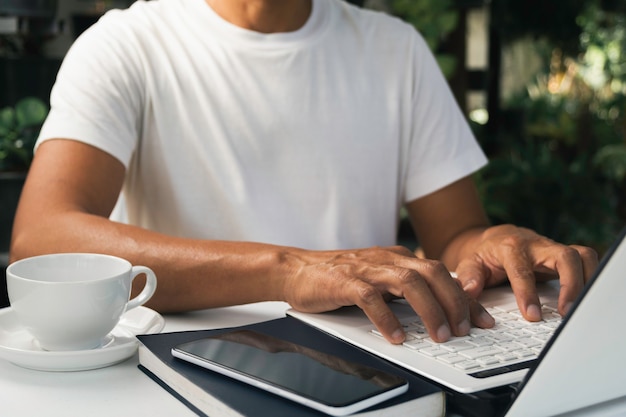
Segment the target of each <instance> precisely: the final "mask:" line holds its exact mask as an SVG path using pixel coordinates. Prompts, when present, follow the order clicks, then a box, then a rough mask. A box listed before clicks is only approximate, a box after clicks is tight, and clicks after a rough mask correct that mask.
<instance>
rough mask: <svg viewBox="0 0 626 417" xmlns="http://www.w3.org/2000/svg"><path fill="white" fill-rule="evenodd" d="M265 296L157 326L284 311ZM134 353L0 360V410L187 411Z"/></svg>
mask: <svg viewBox="0 0 626 417" xmlns="http://www.w3.org/2000/svg"><path fill="white" fill-rule="evenodd" d="M287 307H288V305H287V304H286V303H279V302H268V303H258V304H251V305H244V306H237V307H228V308H218V309H213V310H203V311H198V312H193V313H185V314H177V315H167V316H165V328H164V329H163V331H165V332H171V331H179V330H198V329H210V328H220V327H230V326H241V325H244V324H250V323H254V322H260V321H265V320H270V319H273V318H278V317H282V316H284V312H285V310H286V309H287ZM138 363H139V361H138V359H137V355H136V354H135V355H134V356H133V357H131V358H130V359H128V360H126V361H124V362H122V363H120V364H117V365H114V366H110V367H108V368H102V369H96V370H91V371H81V372H42V371H34V370H29V369H24V368H20V367H18V366H16V365H13V364H11V363H9V362H6V361H4V360H0V416H3V417H4V416H7V417H33V416H46V417H54V416H59V417H61V416H62V417H74V416H76V417H84V416H89V417H99V416H102V417H113V416H132V417H139V416H146V417H161V416H162V417H187V416H189V417H193V416H196V414H194V413H192V412H191V411H190V410H189V409H188V408H187V407H186V406H184V405H183V404H182V403H180V402H179V401H178V400H177V399H175V398H174V397H173V396H172V395H170V394H168V393H167V392H166V391H164V390H163V388H161V387H160V386H159V385H158V384H156V383H154V382H153V381H152V380H151V379H149V378H148V377H147V376H145V375H144V374H143V373H142V372H141V371H140V370H139V369H137V364H138Z"/></svg>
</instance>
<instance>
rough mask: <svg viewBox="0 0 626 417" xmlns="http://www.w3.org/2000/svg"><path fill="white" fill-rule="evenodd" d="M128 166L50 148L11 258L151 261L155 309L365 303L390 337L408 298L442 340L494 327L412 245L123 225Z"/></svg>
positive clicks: (98, 155) (38, 167) (28, 189)
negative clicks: (347, 246) (396, 301)
mask: <svg viewBox="0 0 626 417" xmlns="http://www.w3.org/2000/svg"><path fill="white" fill-rule="evenodd" d="M123 178H124V167H123V166H122V164H121V163H120V162H119V161H117V160H116V159H115V158H113V157H111V156H110V155H108V154H107V153H105V152H102V151H100V150H98V149H96V148H94V147H91V146H89V145H86V144H83V143H80V142H77V141H72V140H51V141H47V142H44V143H43V144H42V145H41V146H40V148H39V149H38V151H37V156H36V158H35V160H34V162H33V165H32V168H31V171H30V173H29V177H28V180H27V183H26V185H25V188H24V190H23V194H22V200H21V202H20V206H19V209H18V213H17V217H16V221H15V228H14V234H13V242H12V251H11V256H12V259H13V260H15V259H18V258H23V257H26V256H32V255H36V254H41V253H46V252H64V251H83V252H87V251H92V252H100V253H109V254H112V255H117V256H120V257H123V258H126V259H128V260H129V261H131V262H132V263H134V264H142V265H147V266H149V267H151V268H152V269H154V271H155V272H156V274H157V277H158V280H159V285H158V289H157V292H156V294H155V296H154V297H153V299H152V300H150V304H149V305H150V306H151V307H153V308H156V309H158V310H160V311H182V310H192V309H200V308H208V307H215V306H224V305H234V304H242V303H248V302H255V301H263V300H282V301H287V302H289V303H290V304H291V305H292V306H293V307H294V308H297V309H300V310H303V311H312V312H320V311H328V310H333V309H336V308H339V307H341V306H347V305H357V306H359V307H361V308H362V309H363V310H364V312H365V313H366V314H367V315H368V317H369V318H370V319H371V320H372V322H373V323H374V324H375V325H376V326H377V327H378V328H379V329H380V330H381V332H382V333H383V334H384V335H385V337H387V339H388V340H390V341H392V342H394V343H399V342H401V341H402V340H404V333H403V332H402V330H401V327H400V325H399V323H398V321H397V319H396V318H395V317H394V316H393V314H392V313H391V311H390V310H389V308H388V306H387V305H386V302H385V297H386V296H387V295H389V294H392V295H395V296H402V297H405V298H406V299H407V300H409V302H410V303H411V305H412V306H413V308H415V310H416V311H417V312H418V313H419V314H420V315H421V316H422V317H423V318H424V321H425V324H426V327H427V329H428V331H429V333H430V334H431V335H432V337H433V338H434V339H435V340H438V341H443V340H446V339H448V338H449V337H450V336H451V335H463V334H466V333H467V332H468V331H469V327H470V321H473V322H474V323H477V324H479V325H483V326H488V325H490V324H491V322H490V321H485V320H482V319H483V318H484V316H482V315H481V313H482V310H481V307H480V306H479V305H478V304H477V303H470V302H469V301H468V299H467V297H466V296H465V294H464V293H463V292H462V291H461V290H460V288H459V287H458V286H457V285H456V284H455V282H454V281H453V280H452V279H451V277H450V275H449V273H448V271H447V270H446V269H445V267H443V265H442V264H441V263H440V262H437V261H428V260H421V259H417V258H416V257H415V256H414V255H413V254H412V253H411V252H410V251H408V250H407V249H405V248H400V247H391V248H365V249H354V250H345V251H307V250H303V249H298V248H291V247H280V246H273V245H266V244H260V243H249V242H224V241H211V240H197V239H184V238H175V237H171V236H166V235H163V234H159V233H155V232H152V231H148V230H145V229H142V228H138V227H134V226H129V225H124V224H119V223H115V222H113V221H110V220H109V219H108V216H109V214H110V212H111V210H112V208H113V206H114V204H115V201H116V200H117V196H118V194H119V191H120V188H121V186H122V182H123Z"/></svg>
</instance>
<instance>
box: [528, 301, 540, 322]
mask: <svg viewBox="0 0 626 417" xmlns="http://www.w3.org/2000/svg"><path fill="white" fill-rule="evenodd" d="M526 317H527V318H528V320H530V321H539V320H541V309H540V308H539V306H538V305H537V304H530V305H529V306H528V307H526Z"/></svg>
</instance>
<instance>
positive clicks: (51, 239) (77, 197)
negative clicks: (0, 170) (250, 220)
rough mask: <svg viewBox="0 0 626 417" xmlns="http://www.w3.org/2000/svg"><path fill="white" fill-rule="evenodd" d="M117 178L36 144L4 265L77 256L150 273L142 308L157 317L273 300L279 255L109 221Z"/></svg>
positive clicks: (81, 147)
mask: <svg viewBox="0 0 626 417" xmlns="http://www.w3.org/2000/svg"><path fill="white" fill-rule="evenodd" d="M123 178H124V167H123V165H122V164H121V163H120V162H119V161H118V160H116V159H115V158H113V157H111V156H110V155H108V154H106V153H104V152H102V151H100V150H98V149H96V148H93V147H91V146H89V145H85V144H83V143H80V142H77V141H71V140H51V141H48V142H44V143H43V144H42V145H41V147H40V148H39V149H38V151H37V155H36V158H35V160H34V161H33V165H32V167H31V171H30V172H29V176H28V179H27V182H26V184H25V187H24V190H23V192H22V198H21V201H20V205H19V208H18V213H17V216H16V219H15V226H14V232H13V242H12V247H11V257H12V259H13V260H15V259H18V258H23V257H27V256H31V255H35V254H40V253H49V252H69V251H82V252H100V253H108V254H112V255H117V256H120V257H123V258H126V259H128V260H129V261H130V262H132V263H134V264H142V265H147V266H150V267H151V268H152V269H154V271H155V272H156V274H157V277H158V278H159V285H158V286H159V289H158V291H157V293H156V294H155V296H154V297H153V299H152V300H150V304H149V305H151V306H152V307H153V308H156V309H158V310H160V311H180V310H192V309H199V308H206V307H215V306H222V305H231V304H242V303H247V302H252V301H260V300H277V299H280V298H281V297H280V292H281V290H280V286H281V285H282V283H281V282H280V280H279V279H278V277H280V276H281V274H279V273H276V269H277V268H280V267H281V265H282V263H281V261H280V256H281V253H282V249H281V248H277V247H273V246H268V245H258V244H253V243H237V244H235V243H233V242H219V241H207V240H192V239H180V238H173V237H171V236H165V235H162V234H159V233H155V232H152V231H148V230H145V229H142V228H139V227H135V226H130V225H125V224H120V223H116V222H112V221H110V220H109V219H108V216H109V215H110V213H111V210H112V209H113V207H114V205H115V202H116V200H117V197H118V194H119V191H120V189H121V186H122V182H123ZM251 254H254V256H251ZM209 266H210V268H209ZM259 282H262V283H263V285H259Z"/></svg>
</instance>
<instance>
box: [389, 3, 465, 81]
mask: <svg viewBox="0 0 626 417" xmlns="http://www.w3.org/2000/svg"><path fill="white" fill-rule="evenodd" d="M390 6H391V10H392V12H393V14H394V15H396V16H398V17H400V18H401V19H403V20H404V21H406V22H408V23H410V24H412V25H413V26H415V28H416V29H417V30H418V31H419V32H420V33H421V34H422V36H423V37H424V39H425V40H426V42H427V43H428V46H429V47H430V49H431V50H432V51H433V52H434V53H435V56H436V58H437V62H438V63H439V66H440V67H441V70H442V71H443V73H444V74H445V75H446V76H449V75H451V74H453V73H454V70H455V68H456V58H455V57H454V56H453V55H450V54H442V53H437V52H438V48H439V46H440V44H441V42H442V41H443V40H444V39H445V38H446V36H448V35H449V34H450V32H452V31H453V30H454V29H455V28H456V27H457V25H458V22H459V13H458V12H457V11H456V10H455V9H454V4H453V2H452V0H391V1H390Z"/></svg>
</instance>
